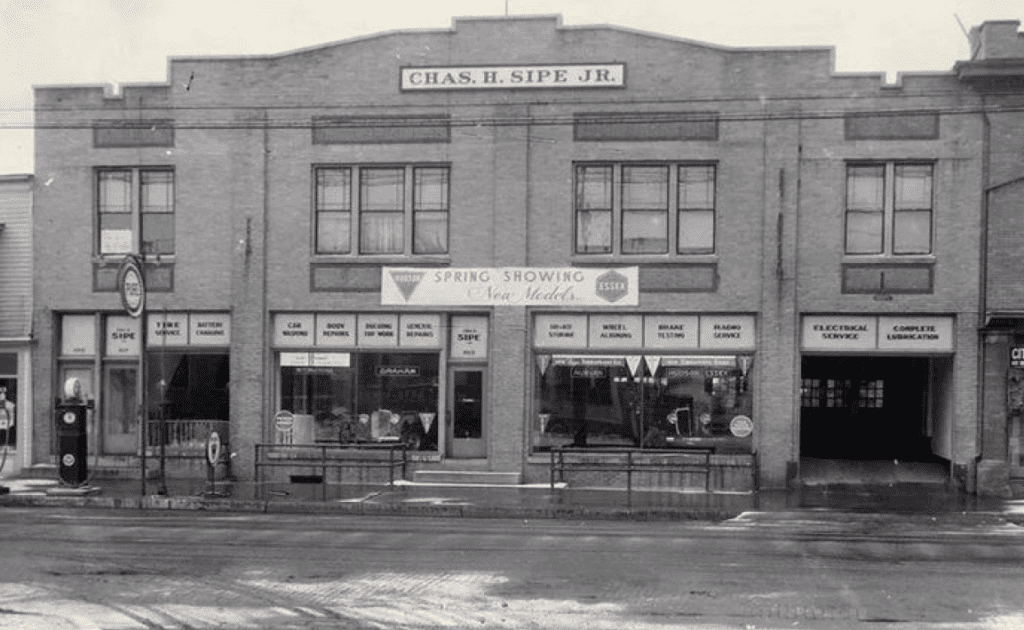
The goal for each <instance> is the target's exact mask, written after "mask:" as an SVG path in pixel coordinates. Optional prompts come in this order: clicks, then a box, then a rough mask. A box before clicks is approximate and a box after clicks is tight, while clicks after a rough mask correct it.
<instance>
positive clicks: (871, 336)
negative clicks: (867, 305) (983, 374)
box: [803, 315, 953, 352]
mask: <svg viewBox="0 0 1024 630" xmlns="http://www.w3.org/2000/svg"><path fill="white" fill-rule="evenodd" d="M803 349H804V350H843V351H857V350H860V351H885V352H952V351H953V318H952V317H948V316H943V315H924V316H916V317H915V316H896V315H894V316H886V315H879V316H855V315H808V316H807V317H804V325H803Z"/></svg>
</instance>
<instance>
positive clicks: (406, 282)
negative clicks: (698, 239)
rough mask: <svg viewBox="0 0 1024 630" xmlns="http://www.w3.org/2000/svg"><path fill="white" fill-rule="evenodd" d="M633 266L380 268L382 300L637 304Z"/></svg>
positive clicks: (447, 303)
mask: <svg viewBox="0 0 1024 630" xmlns="http://www.w3.org/2000/svg"><path fill="white" fill-rule="evenodd" d="M639 276H640V274H639V270H638V268H637V267H619V268H614V269H598V268H591V267H586V268H577V267H496V268H486V267H484V268H473V269H451V268H445V269H423V268H422V267H383V268H382V270H381V287H380V303H381V304H382V305H397V306H405V305H410V304H412V305H417V306H568V307H572V306H609V305H611V306H637V305H638V304H639V303H640V292H639V290H638V286H637V285H638V284H639Z"/></svg>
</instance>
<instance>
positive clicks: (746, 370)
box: [31, 17, 984, 490]
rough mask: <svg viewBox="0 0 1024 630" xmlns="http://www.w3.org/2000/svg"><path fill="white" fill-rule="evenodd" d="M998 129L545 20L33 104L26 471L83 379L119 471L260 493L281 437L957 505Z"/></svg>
mask: <svg viewBox="0 0 1024 630" xmlns="http://www.w3.org/2000/svg"><path fill="white" fill-rule="evenodd" d="M980 103H981V97H980V96H978V95H977V94H976V93H975V92H974V91H973V90H972V89H970V87H969V86H967V85H965V84H963V83H962V82H960V81H959V80H958V77H957V75H956V74H955V73H953V72H949V73H934V74H908V75H904V76H902V77H901V79H900V81H899V82H898V83H897V84H886V83H885V81H884V76H883V75H882V74H881V73H879V74H838V73H836V72H835V69H834V53H833V51H832V50H831V49H828V48H756V49H754V48H726V47H721V46H715V45H709V44H704V43H699V42H693V41H688V40H683V39H678V38H674V37H668V36H662V35H657V34H652V33H645V32H638V31H633V30H629V29H624V28H616V27H565V26H562V25H561V24H560V22H559V19H558V18H557V17H513V18H483V19H459V20H456V21H455V23H454V24H453V26H452V28H451V29H450V30H443V31H406V32H389V33H382V34H378V35H373V36H368V37H364V38H358V39H354V40H347V41H342V42H337V43H332V44H326V45H323V46H319V47H315V48H309V49H304V50H299V51H295V52H289V53H283V54H279V55H272V56H250V57H215V58H214V57H195V58H174V59H172V60H171V61H170V64H169V76H168V81H167V82H166V83H164V84H158V85H125V86H122V87H121V88H120V90H119V91H118V92H117V93H112V92H110V91H109V90H106V89H104V88H103V87H98V86H59V87H58V86H54V87H39V88H37V89H36V124H37V132H36V167H37V173H38V175H39V177H40V178H45V179H46V180H47V181H48V185H47V186H45V187H39V188H38V190H37V192H36V200H35V217H34V222H35V239H36V242H37V243H45V244H46V247H45V248H39V249H37V253H36V258H35V262H36V270H37V272H36V276H35V277H36V282H35V304H36V307H35V316H34V327H35V333H36V338H37V342H38V346H37V350H36V352H35V355H34V356H35V360H34V369H33V375H34V380H35V388H34V389H35V391H34V400H35V415H34V427H33V428H34V430H33V434H32V440H31V444H32V457H33V460H34V461H35V462H36V463H40V464H42V463H47V462H52V461H53V457H54V444H55V440H54V438H53V430H52V427H51V425H52V422H53V419H52V417H51V416H52V412H51V410H52V408H53V405H54V403H55V398H56V397H57V395H58V392H59V391H60V390H59V387H60V384H61V383H63V382H64V380H65V379H66V378H68V377H78V378H79V379H80V380H81V382H82V383H83V384H84V386H85V388H86V390H87V393H88V395H89V396H91V397H92V398H93V400H94V403H95V406H94V410H93V412H92V425H91V426H92V428H91V429H90V431H91V436H92V448H93V450H94V456H95V457H96V458H97V462H99V463H103V462H106V463H107V464H108V465H110V464H117V463H120V464H121V465H125V466H131V465H134V464H135V462H136V460H137V458H138V454H139V452H140V451H139V449H140V444H141V438H140V437H139V435H140V434H139V422H140V417H141V416H145V417H147V418H150V419H156V418H160V417H162V418H163V420H164V421H165V422H171V423H178V424H176V425H175V426H181V427H188V426H192V427H195V426H198V425H199V424H202V423H204V422H206V423H207V424H208V425H209V426H212V425H210V424H209V423H212V422H219V423H225V422H226V423H227V425H224V426H226V427H227V430H228V431H229V435H230V447H231V450H232V451H233V452H235V453H237V456H236V457H235V459H234V461H233V465H232V473H233V474H234V475H235V476H237V477H239V478H242V479H249V478H252V477H253V475H254V446H255V445H257V444H260V443H271V442H275V441H278V440H281V439H284V438H287V439H290V440H292V441H298V442H311V443H312V442H322V443H337V442H339V441H377V442H385V443H386V442H388V441H394V440H405V441H407V442H408V443H409V444H410V445H411V446H412V447H413V448H414V449H415V451H414V460H415V461H414V463H413V465H414V468H415V469H416V470H415V473H414V475H416V478H420V479H427V478H429V477H430V475H431V474H432V473H442V472H443V473H445V474H449V475H450V474H452V473H464V474H466V475H467V477H468V476H471V475H475V477H474V478H476V479H490V480H492V481H497V482H502V483H517V482H528V481H541V480H545V479H546V478H547V474H548V470H547V464H548V461H549V452H550V450H551V449H552V448H553V447H559V446H565V445H577V446H580V447H583V446H586V447H588V448H593V449H595V451H596V450H597V449H598V447H604V448H608V449H613V448H614V449H627V450H628V449H632V450H634V451H641V450H646V449H657V450H659V451H662V450H668V449H673V448H681V447H704V448H710V449H713V450H714V454H713V455H712V456H711V459H712V464H713V466H714V468H715V474H714V475H713V477H714V483H713V485H714V487H718V488H728V489H740V490H746V489H751V488H752V487H754V485H755V484H759V485H760V486H761V487H763V488H780V487H785V486H786V485H787V484H790V483H792V482H794V481H795V480H797V479H799V477H800V475H801V471H802V470H806V469H807V468H808V467H810V466H818V465H820V463H821V462H828V461H832V460H836V459H844V460H853V461H868V460H871V461H878V460H885V461H888V462H892V461H893V460H896V461H897V462H920V463H922V464H926V465H928V466H931V467H932V468H933V469H934V470H938V471H939V475H940V476H943V477H947V478H949V479H951V480H955V481H959V482H960V484H961V485H962V486H963V487H966V488H968V489H973V487H974V469H975V463H976V461H977V460H976V455H977V453H978V446H979V445H978V423H977V408H978V398H977V384H978V379H977V365H978V344H977V334H976V329H977V326H978V325H979V311H978V299H979V289H978V287H979V282H980V275H981V274H980V272H981V270H980V266H979V265H980V262H979V258H980V257H979V251H980V250H979V248H980V242H981V241H980V238H981V237H980V229H979V227H980V222H981V217H982V209H981V205H982V204H981V199H980V198H981V195H980V191H981V189H982V182H983V177H984V174H983V161H982V144H983V140H982V138H983V133H982V131H983V123H982V120H981V117H980V116H979V115H978V111H977V108H978V106H979V104H980ZM53 252H60V255H59V256H57V255H53ZM127 254H136V255H139V256H141V257H142V258H143V259H144V268H145V275H146V281H147V286H148V300H147V302H146V309H145V310H146V312H145V313H144V314H143V316H142V317H141V318H138V319H135V318H132V317H129V316H127V315H126V314H125V312H124V309H123V307H122V304H121V300H120V298H119V295H118V286H117V271H118V268H119V265H120V264H121V261H122V259H123V258H124V257H125V255H127ZM143 400H145V401H146V404H145V409H142V401H143ZM280 411H287V412H289V414H290V415H291V417H290V420H288V421H287V423H282V424H281V425H280V427H279V426H278V424H277V423H276V422H275V416H277V415H278V412H280ZM281 415H282V416H287V415H288V414H281ZM190 423H191V424H190ZM218 426H221V425H218ZM286 426H287V427H290V428H288V430H287V431H281V430H279V428H282V429H283V428H285V427H286ZM182 430H183V431H184V430H192V429H182Z"/></svg>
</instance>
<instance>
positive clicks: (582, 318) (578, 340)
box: [533, 315, 587, 349]
mask: <svg viewBox="0 0 1024 630" xmlns="http://www.w3.org/2000/svg"><path fill="white" fill-rule="evenodd" d="M533 345H534V346H536V347H537V348H581V349H582V348H586V347H587V316H586V315H537V317H536V318H535V319H534V331H533Z"/></svg>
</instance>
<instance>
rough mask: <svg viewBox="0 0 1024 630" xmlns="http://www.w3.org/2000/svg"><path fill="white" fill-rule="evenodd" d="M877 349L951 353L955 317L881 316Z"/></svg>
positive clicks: (879, 318)
mask: <svg viewBox="0 0 1024 630" xmlns="http://www.w3.org/2000/svg"><path fill="white" fill-rule="evenodd" d="M878 349H879V350H891V351H896V352H952V351H953V318H952V317H943V316H920V317H883V316H881V315H879V317H878Z"/></svg>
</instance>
